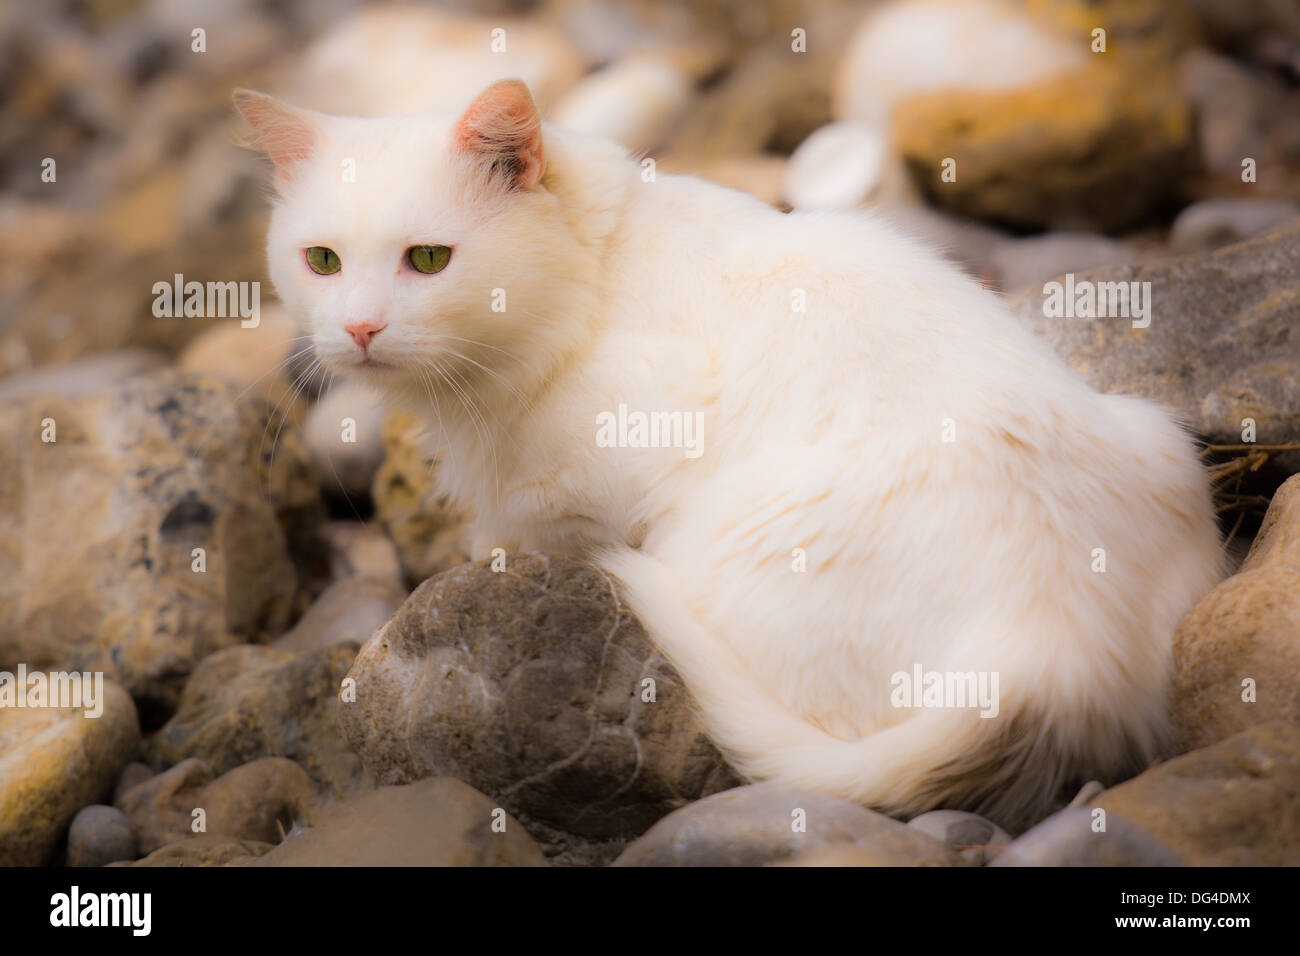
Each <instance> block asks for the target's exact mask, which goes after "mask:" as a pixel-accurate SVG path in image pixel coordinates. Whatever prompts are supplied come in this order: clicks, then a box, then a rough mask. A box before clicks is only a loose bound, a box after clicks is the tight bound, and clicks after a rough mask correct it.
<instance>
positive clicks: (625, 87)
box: [551, 54, 695, 153]
mask: <svg viewBox="0 0 1300 956" xmlns="http://www.w3.org/2000/svg"><path fill="white" fill-rule="evenodd" d="M694 85H695V84H694V78H693V77H692V76H691V75H690V73H689V72H688V71H687V70H685V69H683V68H682V67H681V66H679V65H678V64H676V63H674V62H672V60H671V59H670V58H668V57H665V56H656V55H644V54H643V55H640V56H628V57H626V58H624V59H621V60H618V61H616V62H614V63H611V64H610V65H609V66H606V67H604V68H603V69H601V70H598V71H597V72H595V73H593V74H591V75H589V76H587V77H585V78H583V79H582V80H580V81H579V82H578V84H577V85H576V86H574V87H573V88H572V89H570V90H569V91H568V93H566V94H565V96H564V98H563V99H562V100H561V101H560V102H559V104H558V105H557V106H556V108H555V111H554V113H553V115H552V116H551V121H552V122H553V123H555V125H556V126H560V127H562V128H564V129H569V130H573V131H574V132H577V133H584V134H586V135H588V136H597V137H600V138H602V139H611V140H613V141H614V142H616V143H618V144H620V145H621V146H623V147H625V148H626V149H627V150H628V151H629V152H631V153H648V152H650V151H651V150H653V149H655V148H657V147H660V146H663V145H664V144H665V143H666V142H667V141H668V138H669V134H670V133H671V132H672V131H673V129H674V127H675V126H676V125H677V123H678V122H680V120H681V118H682V116H683V115H684V114H685V112H686V111H687V109H688V108H689V107H690V105H691V103H692V101H693V100H694V98H695V91H694Z"/></svg>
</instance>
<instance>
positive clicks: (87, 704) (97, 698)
mask: <svg viewBox="0 0 1300 956" xmlns="http://www.w3.org/2000/svg"><path fill="white" fill-rule="evenodd" d="M0 707H80V708H84V709H85V711H86V714H85V716H87V717H99V716H101V715H102V714H103V713H104V673H103V671H95V672H94V673H86V674H83V673H80V672H78V671H71V672H68V671H52V672H51V673H49V674H45V673H43V672H41V671H33V672H32V673H30V674H28V673H27V665H26V664H19V665H18V673H17V674H11V673H10V672H9V671H0Z"/></svg>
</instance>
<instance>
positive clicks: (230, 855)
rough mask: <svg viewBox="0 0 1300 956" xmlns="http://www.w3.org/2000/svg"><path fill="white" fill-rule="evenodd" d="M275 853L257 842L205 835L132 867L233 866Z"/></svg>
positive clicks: (162, 849) (170, 846)
mask: <svg viewBox="0 0 1300 956" xmlns="http://www.w3.org/2000/svg"><path fill="white" fill-rule="evenodd" d="M271 849H272V845H271V844H270V843H260V842H258V841H257V840H232V839H230V837H223V836H215V835H213V834H207V833H205V834H204V835H203V836H197V837H192V838H190V839H188V840H178V841H177V842H175V843H168V844H167V845H166V846H162V847H159V848H158V849H156V850H154V851H153V852H152V853H150V854H149V855H148V856H146V857H145V858H144V859H143V860H136V862H134V863H132V864H131V865H132V866H231V865H234V864H237V863H242V862H245V861H247V860H249V859H252V858H254V857H259V856H262V855H263V854H265V853H267V852H269V851H270V850H271Z"/></svg>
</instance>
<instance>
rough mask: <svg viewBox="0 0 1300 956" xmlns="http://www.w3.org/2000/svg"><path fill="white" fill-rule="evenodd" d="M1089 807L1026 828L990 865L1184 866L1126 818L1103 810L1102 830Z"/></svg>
mask: <svg viewBox="0 0 1300 956" xmlns="http://www.w3.org/2000/svg"><path fill="white" fill-rule="evenodd" d="M1100 825H1101V824H1100V820H1099V818H1098V817H1096V816H1094V814H1093V811H1092V810H1087V809H1083V808H1080V809H1076V810H1062V811H1060V812H1059V813H1054V814H1052V815H1051V816H1050V817H1048V818H1047V819H1046V820H1044V821H1043V822H1042V823H1040V824H1038V826H1036V827H1034V828H1033V829H1031V830H1028V831H1026V832H1025V833H1024V834H1023V835H1022V836H1021V837H1020V838H1019V839H1018V840H1016V841H1015V842H1014V843H1012V844H1011V846H1010V847H1008V848H1007V849H1006V850H1004V851H1003V852H1002V853H1000V854H999V855H998V857H997V858H996V859H995V860H994V861H993V862H992V863H990V864H989V865H990V866H1183V865H1184V861H1183V860H1181V859H1179V857H1178V855H1177V854H1176V853H1174V852H1173V851H1172V850H1170V848H1169V847H1167V846H1165V845H1164V844H1162V843H1161V842H1160V841H1159V840H1158V839H1156V838H1155V837H1154V836H1152V835H1151V834H1150V833H1148V832H1147V831H1146V830H1144V829H1143V828H1141V827H1139V826H1135V825H1134V824H1133V823H1132V822H1131V821H1129V820H1128V819H1126V818H1125V817H1122V816H1119V815H1117V814H1112V813H1107V814H1106V817H1105V827H1106V829H1105V830H1096V829H1094V827H1096V826H1100Z"/></svg>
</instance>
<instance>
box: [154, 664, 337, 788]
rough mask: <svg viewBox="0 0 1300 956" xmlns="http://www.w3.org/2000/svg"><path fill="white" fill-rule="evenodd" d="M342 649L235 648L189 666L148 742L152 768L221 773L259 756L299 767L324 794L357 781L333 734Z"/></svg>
mask: <svg viewBox="0 0 1300 956" xmlns="http://www.w3.org/2000/svg"><path fill="white" fill-rule="evenodd" d="M353 656H354V652H353V650H352V649H351V648H349V647H347V646H342V645H340V646H335V647H329V648H324V649H322V650H318V651H309V652H305V653H301V654H292V653H289V652H287V651H278V650H272V649H271V648H267V647H252V646H249V645H239V646H237V647H228V648H226V649H225V650H223V651H218V652H217V653H215V654H213V655H211V656H209V657H207V658H206V659H204V661H203V662H202V663H201V664H200V665H199V666H198V667H196V668H195V669H194V673H193V674H192V675H191V677H190V680H189V682H188V683H187V684H186V685H185V692H184V694H182V695H181V700H180V706H179V707H178V708H177V711H176V714H175V715H174V716H173V717H172V719H171V720H169V721H168V722H167V723H166V725H164V726H163V727H162V728H161V729H160V730H159V731H158V733H157V734H155V735H154V737H153V738H152V739H151V740H150V741H149V745H148V747H147V748H146V750H147V754H148V759H149V762H150V764H151V765H152V766H154V767H156V768H159V769H161V768H163V767H168V766H171V765H173V764H177V763H180V762H181V761H182V760H184V759H185V758H186V757H198V758H200V759H202V760H204V761H206V762H207V763H209V764H211V766H212V769H213V771H214V772H215V773H218V774H224V773H226V772H227V771H229V770H233V769H234V768H235V767H238V766H240V765H242V764H246V763H249V762H250V761H253V760H257V759H258V758H259V757H287V758H289V759H290V760H293V761H295V762H297V763H298V764H299V765H301V766H302V768H303V769H304V770H306V771H307V773H308V774H309V775H310V776H311V778H312V779H313V780H314V781H316V783H317V784H319V785H320V786H322V787H323V788H324V789H325V790H327V791H328V792H330V793H332V794H334V795H339V794H343V793H348V792H351V791H352V790H354V789H355V788H356V787H357V786H359V785H360V783H361V763H360V761H359V760H358V759H357V758H356V757H355V756H354V755H353V754H352V752H351V751H350V750H348V747H347V744H346V743H345V742H344V740H343V737H342V735H341V734H340V733H339V729H338V709H339V702H338V694H339V689H340V686H341V684H342V681H343V677H344V675H345V674H346V673H347V670H348V666H349V665H350V664H351V663H352V659H353Z"/></svg>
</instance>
